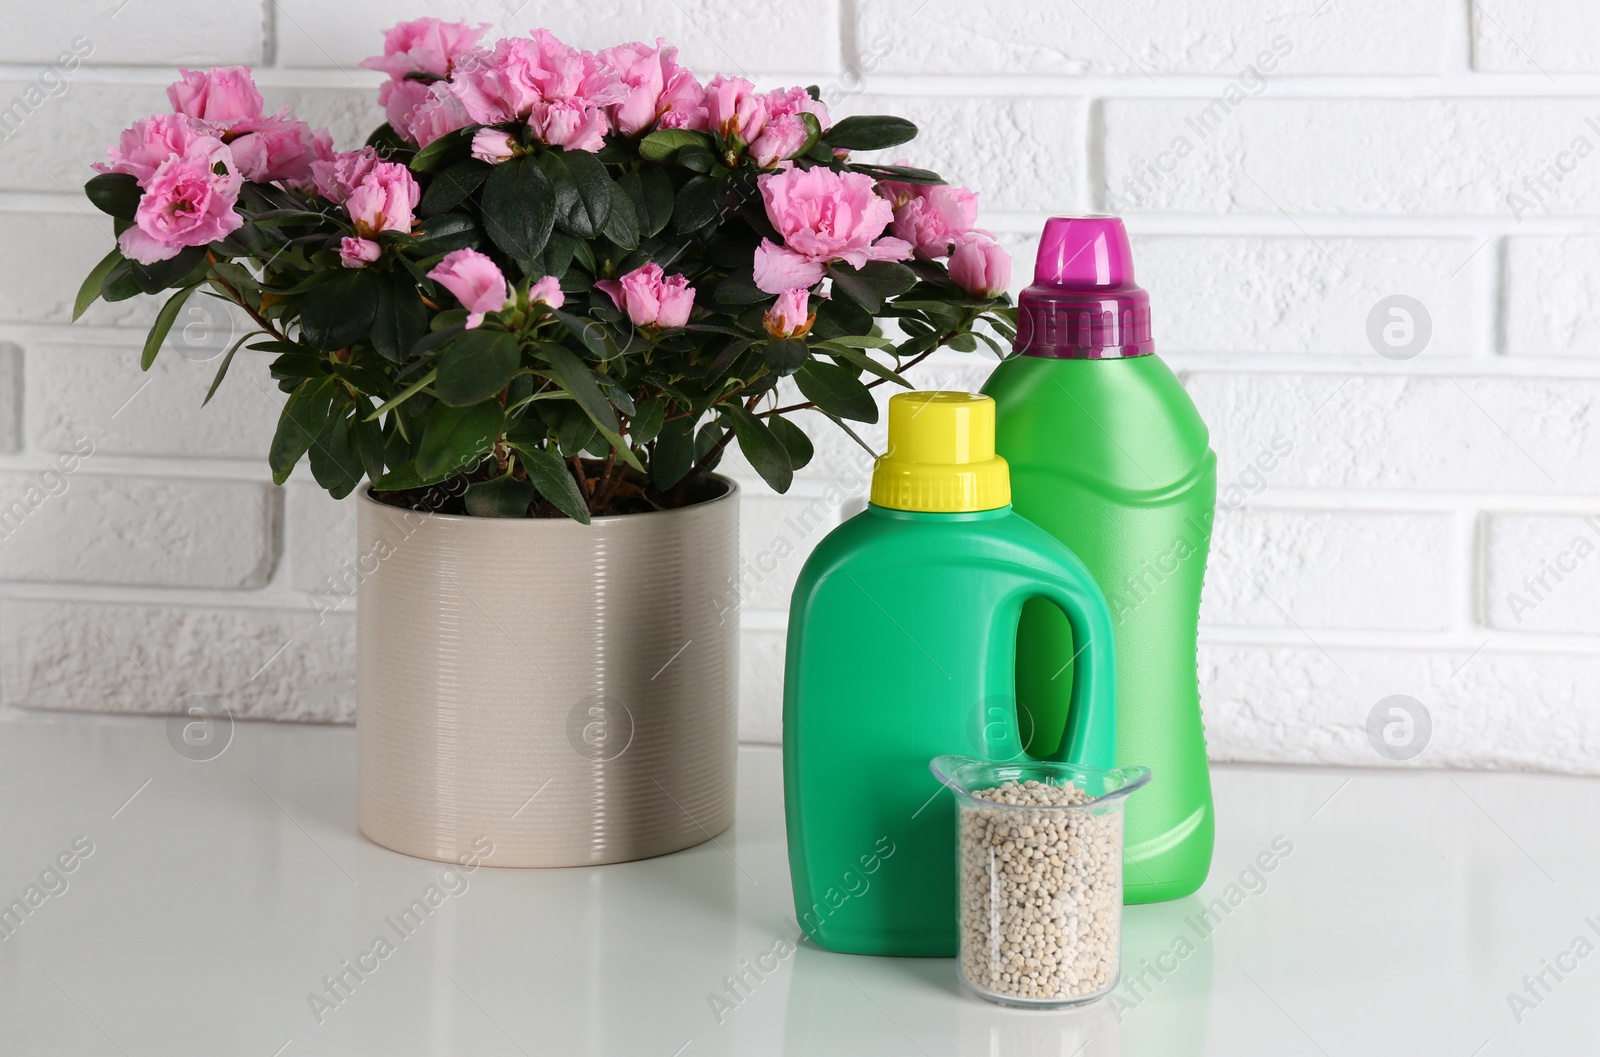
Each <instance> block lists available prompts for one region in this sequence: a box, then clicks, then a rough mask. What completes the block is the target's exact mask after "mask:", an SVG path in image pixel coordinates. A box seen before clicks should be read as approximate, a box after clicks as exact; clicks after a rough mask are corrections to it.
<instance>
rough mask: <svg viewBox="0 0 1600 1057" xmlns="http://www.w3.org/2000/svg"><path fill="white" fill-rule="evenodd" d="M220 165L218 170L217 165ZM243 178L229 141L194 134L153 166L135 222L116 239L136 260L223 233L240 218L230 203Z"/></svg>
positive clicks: (157, 257) (160, 257)
mask: <svg viewBox="0 0 1600 1057" xmlns="http://www.w3.org/2000/svg"><path fill="white" fill-rule="evenodd" d="M219 166H220V167H221V168H222V170H223V171H222V172H220V173H219V172H216V171H215V170H216V168H217V167H219ZM241 183H242V181H241V180H240V178H239V172H238V170H237V169H235V168H234V166H233V158H232V157H231V156H230V155H229V153H228V149H227V147H225V146H223V144H222V142H221V141H220V140H218V139H216V138H214V137H210V136H202V137H198V138H196V139H195V140H193V141H192V142H191V143H190V144H189V146H188V148H187V149H186V150H185V151H184V152H183V153H182V154H176V155H173V156H172V157H170V158H168V159H167V160H166V161H164V162H162V163H161V164H160V165H159V166H158V167H157V168H156V171H155V172H154V173H153V174H152V175H151V177H150V179H149V181H148V182H147V183H146V184H145V191H144V197H142V198H141V199H139V208H138V209H137V210H136V211H135V213H134V217H133V225H132V226H131V227H129V228H128V229H127V230H126V231H124V232H123V233H122V235H121V237H120V238H118V239H117V245H119V246H120V247H122V252H123V254H124V255H125V256H128V257H131V258H133V259H134V260H136V261H138V262H139V263H140V264H154V263H155V262H156V261H164V260H167V259H168V258H170V257H175V256H177V254H178V251H179V250H181V249H182V248H183V247H185V246H204V245H206V244H207V243H209V242H215V241H216V240H217V239H220V238H223V237H225V236H227V235H229V234H231V233H232V232H234V231H237V230H239V227H240V225H242V224H243V223H244V218H243V217H241V216H239V214H238V213H236V212H234V209H233V205H234V203H235V202H236V201H238V198H239V187H240V184H241Z"/></svg>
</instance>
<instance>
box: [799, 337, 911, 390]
mask: <svg viewBox="0 0 1600 1057" xmlns="http://www.w3.org/2000/svg"><path fill="white" fill-rule="evenodd" d="M814 347H815V348H817V349H819V350H821V351H823V352H826V353H827V354H828V355H829V356H832V357H833V358H834V359H836V360H844V361H845V362H846V363H849V364H850V365H852V366H854V367H859V368H861V369H862V370H864V371H871V372H872V373H873V374H875V375H877V376H878V377H879V378H887V379H888V380H889V381H891V382H894V383H895V384H896V385H903V386H905V387H906V388H907V389H912V388H914V386H912V384H911V383H910V382H909V381H907V380H906V379H905V378H904V377H902V376H901V375H899V374H897V373H895V372H894V371H893V370H892V369H890V368H888V367H886V366H884V365H883V364H881V363H879V362H878V361H877V360H875V359H873V358H872V357H871V356H868V355H867V354H866V353H864V352H862V351H861V350H860V349H852V348H850V347H849V346H844V345H836V344H834V343H833V342H831V341H824V342H820V343H818V344H817V345H816V346H814Z"/></svg>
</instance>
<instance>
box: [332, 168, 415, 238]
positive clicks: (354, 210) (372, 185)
mask: <svg viewBox="0 0 1600 1057" xmlns="http://www.w3.org/2000/svg"><path fill="white" fill-rule="evenodd" d="M421 198H422V189H421V188H420V187H418V186H417V181H416V180H414V179H412V176H411V170H409V169H407V168H406V167H405V166H404V165H401V164H399V163H398V162H392V161H380V162H375V163H373V166H372V168H371V169H370V170H369V171H368V172H367V174H366V175H365V176H363V177H362V178H361V182H360V183H359V184H357V185H356V186H355V188H354V189H353V190H351V192H350V197H349V198H348V199H346V201H345V204H344V207H345V209H346V210H348V211H349V213H350V220H351V222H352V223H354V224H355V228H356V234H357V235H360V236H361V237H362V238H372V237H374V236H376V235H377V234H378V232H380V231H405V232H409V231H410V230H411V221H412V210H414V209H416V208H417V202H418V201H419V200H421Z"/></svg>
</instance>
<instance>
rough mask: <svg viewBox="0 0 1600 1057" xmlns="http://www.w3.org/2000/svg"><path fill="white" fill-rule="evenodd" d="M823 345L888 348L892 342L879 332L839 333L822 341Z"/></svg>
mask: <svg viewBox="0 0 1600 1057" xmlns="http://www.w3.org/2000/svg"><path fill="white" fill-rule="evenodd" d="M822 344H823V346H824V347H827V346H830V345H843V346H845V347H846V348H851V349H890V348H893V347H894V342H893V341H892V340H891V339H889V338H886V337H883V336H882V335H879V334H841V335H840V336H839V337H837V338H829V339H828V340H827V341H825V342H823V343H822Z"/></svg>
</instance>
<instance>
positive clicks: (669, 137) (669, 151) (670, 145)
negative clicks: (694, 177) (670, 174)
mask: <svg viewBox="0 0 1600 1057" xmlns="http://www.w3.org/2000/svg"><path fill="white" fill-rule="evenodd" d="M691 145H693V146H700V147H705V148H707V149H709V148H710V146H711V137H710V136H708V135H706V134H705V133H704V132H691V131H690V130H689V129H686V128H664V129H658V130H657V131H655V132H652V133H650V135H648V136H646V137H645V138H644V139H642V140H640V141H639V157H641V158H643V159H644V160H645V161H653V162H664V161H671V160H672V156H673V155H674V154H677V153H678V151H679V150H680V149H682V148H683V147H688V146H691Z"/></svg>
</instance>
